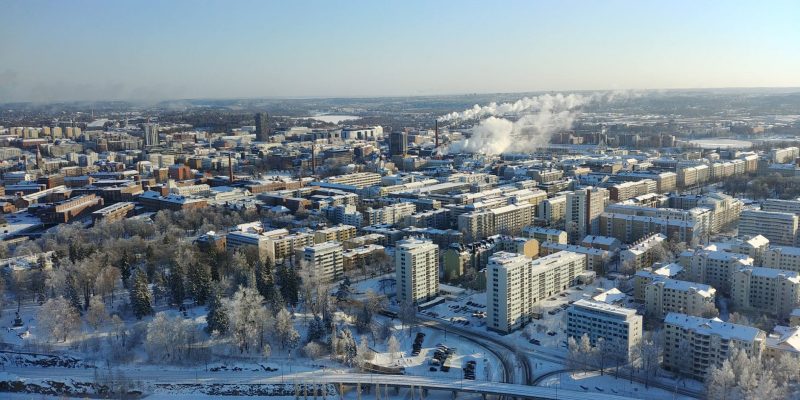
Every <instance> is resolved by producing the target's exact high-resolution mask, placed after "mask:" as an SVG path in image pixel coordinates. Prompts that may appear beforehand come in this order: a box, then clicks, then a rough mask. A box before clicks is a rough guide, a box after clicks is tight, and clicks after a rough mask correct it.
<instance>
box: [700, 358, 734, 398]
mask: <svg viewBox="0 0 800 400" xmlns="http://www.w3.org/2000/svg"><path fill="white" fill-rule="evenodd" d="M706 391H707V393H708V398H709V399H734V398H735V397H734V392H735V391H736V375H735V374H734V372H733V367H731V362H730V361H728V360H725V361H724V362H723V363H722V366H721V367H720V368H712V369H711V371H710V372H709V374H708V378H707V379H706Z"/></svg>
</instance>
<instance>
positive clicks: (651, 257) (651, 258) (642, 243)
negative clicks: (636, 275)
mask: <svg viewBox="0 0 800 400" xmlns="http://www.w3.org/2000/svg"><path fill="white" fill-rule="evenodd" d="M666 240H667V237H666V236H664V235H662V234H660V233H656V234H654V235H651V236H648V237H646V238H644V239H640V240H638V241H637V242H636V243H634V244H633V245H632V246H630V247H629V248H627V249H625V250H622V251H621V252H620V253H619V262H620V265H621V266H623V267H624V268H628V269H631V270H634V271H638V270H640V269H642V268H644V267H650V266H652V265H653V263H655V262H656V261H661V260H657V259H656V257H657V256H658V254H659V251H660V250H661V249H663V247H662V246H663V244H664V242H665V241H666Z"/></svg>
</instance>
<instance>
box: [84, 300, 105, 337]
mask: <svg viewBox="0 0 800 400" xmlns="http://www.w3.org/2000/svg"><path fill="white" fill-rule="evenodd" d="M106 319H108V312H106V305H105V303H103V299H102V298H101V297H100V296H92V298H91V299H90V300H89V309H88V310H87V311H86V322H87V323H89V325H90V326H91V327H92V328H94V329H95V330H96V329H97V327H99V326H100V325H102V324H103V322H105V321H106Z"/></svg>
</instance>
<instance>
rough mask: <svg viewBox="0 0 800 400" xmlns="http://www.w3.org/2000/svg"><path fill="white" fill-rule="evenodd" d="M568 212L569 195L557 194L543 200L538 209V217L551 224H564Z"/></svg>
mask: <svg viewBox="0 0 800 400" xmlns="http://www.w3.org/2000/svg"><path fill="white" fill-rule="evenodd" d="M566 212H567V196H566V195H561V196H555V197H551V198H549V199H545V200H542V202H541V203H539V207H537V209H536V218H537V219H539V220H541V221H545V222H546V223H547V224H549V225H553V226H559V227H560V226H563V224H564V216H565V215H566Z"/></svg>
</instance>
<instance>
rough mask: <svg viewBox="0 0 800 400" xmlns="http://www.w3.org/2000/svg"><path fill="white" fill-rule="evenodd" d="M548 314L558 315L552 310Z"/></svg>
mask: <svg viewBox="0 0 800 400" xmlns="http://www.w3.org/2000/svg"><path fill="white" fill-rule="evenodd" d="M547 313H548V314H550V315H556V310H550V311H548V312H547Z"/></svg>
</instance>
